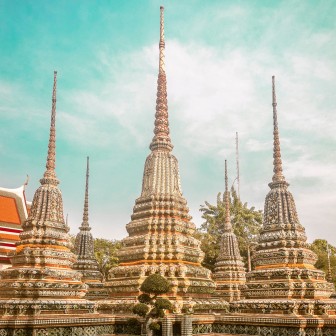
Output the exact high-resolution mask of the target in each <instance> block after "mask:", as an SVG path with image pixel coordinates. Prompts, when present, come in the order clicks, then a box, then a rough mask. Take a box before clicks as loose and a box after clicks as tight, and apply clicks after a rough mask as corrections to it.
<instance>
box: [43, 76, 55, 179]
mask: <svg viewBox="0 0 336 336" xmlns="http://www.w3.org/2000/svg"><path fill="white" fill-rule="evenodd" d="M56 90H57V71H54V86H53V92H52V107H51V121H50V134H49V144H48V155H47V163H46V171H45V173H44V175H43V178H42V179H41V180H40V182H41V184H48V183H49V184H53V185H57V184H58V183H59V182H58V180H57V177H56V173H55V167H56V164H55V161H56Z"/></svg>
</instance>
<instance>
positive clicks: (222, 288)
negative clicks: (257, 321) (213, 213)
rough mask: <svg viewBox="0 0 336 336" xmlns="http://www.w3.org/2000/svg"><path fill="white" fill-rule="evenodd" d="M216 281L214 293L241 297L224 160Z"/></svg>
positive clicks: (240, 273) (241, 275) (240, 265)
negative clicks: (222, 200) (221, 215)
mask: <svg viewBox="0 0 336 336" xmlns="http://www.w3.org/2000/svg"><path fill="white" fill-rule="evenodd" d="M213 277H214V280H215V282H216V295H218V296H220V297H221V298H223V299H225V300H226V301H229V302H231V301H237V300H240V298H241V289H243V287H244V285H245V280H246V279H245V268H244V263H243V259H242V257H241V255H240V251H239V246H238V241H237V237H236V235H235V233H234V232H233V228H232V224H231V218H230V194H229V191H228V175H227V163H226V160H225V221H224V223H223V235H222V238H221V241H220V249H219V255H218V258H217V260H216V263H215V269H214V274H213Z"/></svg>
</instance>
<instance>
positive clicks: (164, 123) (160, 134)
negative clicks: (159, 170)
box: [149, 6, 173, 152]
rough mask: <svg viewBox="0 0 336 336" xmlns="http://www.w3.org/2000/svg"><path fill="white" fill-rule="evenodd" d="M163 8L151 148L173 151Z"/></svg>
mask: <svg viewBox="0 0 336 336" xmlns="http://www.w3.org/2000/svg"><path fill="white" fill-rule="evenodd" d="M163 10H164V8H163V6H161V7H160V43H159V50H160V53H159V75H158V81H157V94H156V113H155V122H154V125H155V128H154V137H153V140H152V142H151V144H150V146H149V148H150V149H151V150H152V151H154V150H164V151H169V152H170V151H171V150H172V149H173V145H172V144H171V140H170V136H169V121H168V102H167V78H166V70H165V54H164V53H165V40H164V16H163Z"/></svg>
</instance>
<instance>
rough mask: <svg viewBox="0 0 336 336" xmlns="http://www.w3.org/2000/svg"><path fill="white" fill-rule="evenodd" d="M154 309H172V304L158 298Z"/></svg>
mask: <svg viewBox="0 0 336 336" xmlns="http://www.w3.org/2000/svg"><path fill="white" fill-rule="evenodd" d="M155 307H156V308H158V309H172V304H171V302H170V301H169V300H167V299H163V298H158V299H156V301H155Z"/></svg>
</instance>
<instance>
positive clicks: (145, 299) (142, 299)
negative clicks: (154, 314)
mask: <svg viewBox="0 0 336 336" xmlns="http://www.w3.org/2000/svg"><path fill="white" fill-rule="evenodd" d="M138 301H139V302H141V303H150V302H151V297H150V295H149V294H146V293H143V294H140V295H139V296H138Z"/></svg>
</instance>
